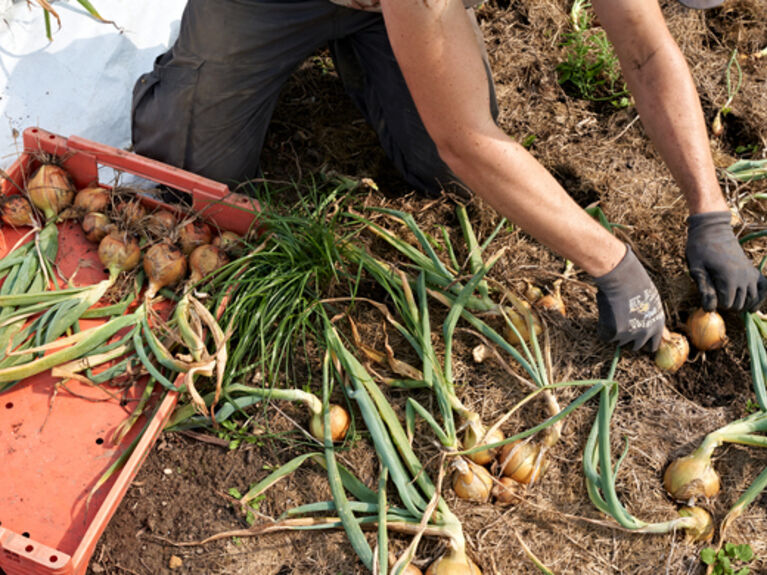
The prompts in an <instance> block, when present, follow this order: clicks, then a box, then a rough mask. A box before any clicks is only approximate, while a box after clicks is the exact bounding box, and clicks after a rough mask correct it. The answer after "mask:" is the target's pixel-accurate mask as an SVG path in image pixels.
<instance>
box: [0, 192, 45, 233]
mask: <svg viewBox="0 0 767 575" xmlns="http://www.w3.org/2000/svg"><path fill="white" fill-rule="evenodd" d="M0 210H1V211H2V214H3V215H2V218H3V221H4V222H5V223H6V224H8V225H9V226H12V227H14V228H18V227H21V226H32V227H34V226H36V225H37V222H36V221H35V214H34V212H33V211H32V206H31V205H30V203H29V200H27V198H25V197H24V196H20V195H18V194H15V195H13V196H7V197H5V198H3V200H2V208H0Z"/></svg>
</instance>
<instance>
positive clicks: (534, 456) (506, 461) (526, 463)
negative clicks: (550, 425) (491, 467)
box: [498, 440, 542, 485]
mask: <svg viewBox="0 0 767 575" xmlns="http://www.w3.org/2000/svg"><path fill="white" fill-rule="evenodd" d="M540 451H541V448H540V446H537V445H532V444H531V443H529V442H528V443H523V442H522V440H518V441H514V442H512V443H507V444H506V445H504V446H503V448H502V449H501V453H500V454H499V455H498V462H499V463H500V465H501V471H502V473H503V474H504V475H505V476H506V477H511V478H512V479H513V480H514V481H516V482H518V483H523V484H525V485H527V484H528V483H535V481H536V480H537V479H538V478H539V477H540V475H541V467H542V466H541V465H540V464H539V463H538V454H539V453H540Z"/></svg>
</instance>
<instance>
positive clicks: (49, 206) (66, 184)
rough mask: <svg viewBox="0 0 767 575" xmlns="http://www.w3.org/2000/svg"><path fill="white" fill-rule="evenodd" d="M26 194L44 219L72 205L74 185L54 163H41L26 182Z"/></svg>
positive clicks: (50, 217)
mask: <svg viewBox="0 0 767 575" xmlns="http://www.w3.org/2000/svg"><path fill="white" fill-rule="evenodd" d="M26 191H27V195H29V199H30V201H31V202H32V204H34V206H35V207H36V208H37V209H38V210H41V211H42V212H43V213H44V214H45V217H46V219H49V220H50V219H52V218H55V217H56V216H57V215H59V213H60V212H61V211H62V210H64V209H65V208H67V207H69V206H71V205H72V200H73V198H74V197H75V186H74V184H73V183H72V178H71V177H70V175H69V173H67V171H66V170H65V169H64V168H62V167H60V166H56V165H54V164H43V165H42V166H40V167H39V168H38V169H37V171H36V172H35V173H34V175H33V176H32V177H31V178H30V179H29V182H27V190H26Z"/></svg>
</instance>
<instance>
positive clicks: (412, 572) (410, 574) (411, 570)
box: [402, 563, 423, 575]
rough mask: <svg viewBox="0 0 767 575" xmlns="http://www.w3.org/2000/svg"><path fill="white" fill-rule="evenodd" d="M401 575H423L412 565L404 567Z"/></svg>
mask: <svg viewBox="0 0 767 575" xmlns="http://www.w3.org/2000/svg"><path fill="white" fill-rule="evenodd" d="M402 575H423V571H421V570H420V569H419V568H418V567H416V566H415V565H413V564H412V563H408V564H407V567H405V570H404V571H403V572H402Z"/></svg>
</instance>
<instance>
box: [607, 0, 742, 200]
mask: <svg viewBox="0 0 767 575" xmlns="http://www.w3.org/2000/svg"><path fill="white" fill-rule="evenodd" d="M593 5H594V9H595V10H596V12H597V14H598V16H599V19H600V22H601V23H602V25H603V26H604V28H605V30H606V31H607V34H608V36H609V38H610V40H611V41H612V42H613V45H614V46H615V51H616V53H617V55H618V58H619V60H620V62H621V66H622V68H623V75H624V77H625V78H626V83H627V84H628V86H629V89H630V90H631V93H632V94H633V95H634V98H635V100H636V105H637V109H638V110H639V114H640V116H641V118H642V124H643V125H644V127H645V129H646V130H647V133H648V134H649V136H650V138H651V139H652V141H653V144H654V145H655V147H656V148H657V149H658V151H659V152H660V154H661V156H662V157H663V160H664V161H665V162H666V164H667V165H668V167H669V169H670V170H671V173H672V174H673V175H674V179H675V180H676V182H677V184H678V185H679V187H680V188H681V190H682V193H683V194H684V196H685V198H686V200H687V205H688V207H689V210H690V213H691V214H697V213H702V212H712V211H723V210H727V204H726V203H725V201H724V198H723V196H722V193H721V190H720V188H719V183H718V182H717V179H716V171H715V169H714V162H713V160H712V158H711V150H710V147H709V142H708V134H707V131H706V124H705V120H704V118H703V111H702V109H701V106H700V100H699V98H698V93H697V91H696V90H695V85H694V84H693V80H692V77H691V75H690V71H689V68H688V66H687V62H686V61H685V59H684V56H683V55H682V52H681V51H680V50H679V47H678V46H677V44H676V42H675V41H674V39H673V38H672V37H671V34H670V33H669V31H668V28H667V27H666V23H665V21H664V19H663V14H662V13H661V10H660V7H659V6H658V3H657V2H654V1H650V0H593Z"/></svg>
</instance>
